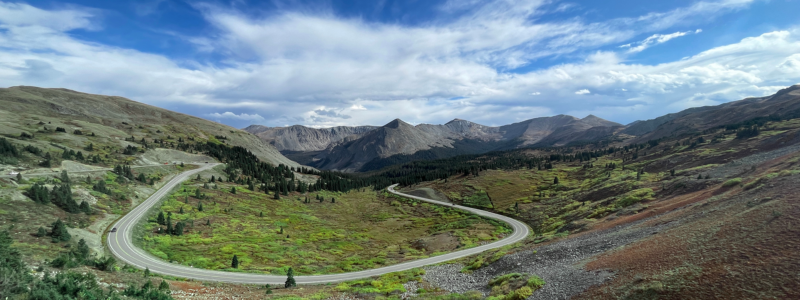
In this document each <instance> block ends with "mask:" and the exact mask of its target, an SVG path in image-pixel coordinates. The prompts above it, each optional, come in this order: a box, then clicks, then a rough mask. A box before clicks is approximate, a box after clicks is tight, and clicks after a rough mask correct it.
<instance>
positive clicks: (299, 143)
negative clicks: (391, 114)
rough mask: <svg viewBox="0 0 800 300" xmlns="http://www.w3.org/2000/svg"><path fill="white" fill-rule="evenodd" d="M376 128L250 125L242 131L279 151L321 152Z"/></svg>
mask: <svg viewBox="0 0 800 300" xmlns="http://www.w3.org/2000/svg"><path fill="white" fill-rule="evenodd" d="M375 128H378V127H377V126H353V127H349V126H337V127H331V128H309V127H305V126H302V125H294V126H289V127H266V126H262V125H250V126H247V128H244V131H247V132H249V133H252V134H255V135H256V136H258V137H259V138H261V139H262V140H264V141H265V142H267V143H269V144H270V145H272V146H274V147H275V148H277V149H278V150H280V151H321V150H325V148H327V147H328V146H329V145H331V144H335V143H337V142H339V141H341V140H343V139H344V138H346V137H348V136H351V135H363V134H364V133H366V132H369V131H372V130H373V129H375Z"/></svg>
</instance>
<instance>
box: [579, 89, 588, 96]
mask: <svg viewBox="0 0 800 300" xmlns="http://www.w3.org/2000/svg"><path fill="white" fill-rule="evenodd" d="M589 93H591V92H590V91H589V90H587V89H582V90H578V91H576V92H575V95H586V94H589Z"/></svg>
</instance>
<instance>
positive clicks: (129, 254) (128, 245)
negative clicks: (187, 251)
mask: <svg viewBox="0 0 800 300" xmlns="http://www.w3.org/2000/svg"><path fill="white" fill-rule="evenodd" d="M215 165H216V164H209V165H206V166H203V167H201V168H199V169H195V170H190V171H186V172H184V173H182V174H180V175H178V176H176V177H175V178H173V179H172V180H170V181H169V182H168V183H167V184H166V185H164V186H163V187H162V188H161V189H159V190H158V191H156V192H155V193H154V194H153V195H152V196H150V197H149V198H147V200H145V201H144V202H142V204H139V206H137V207H136V208H134V209H133V210H131V212H129V213H128V214H126V215H125V216H124V217H122V218H121V219H120V220H119V221H117V223H116V224H114V227H116V228H117V232H116V233H109V235H108V239H107V242H108V247H109V249H110V250H111V253H113V254H114V256H116V257H117V258H118V259H120V260H121V261H122V262H125V263H127V264H129V265H132V266H135V267H138V268H140V269H144V268H149V269H150V272H154V273H158V274H163V275H169V276H175V277H181V278H187V279H195V280H201V281H219V282H233V283H250V284H283V283H284V282H285V280H286V276H283V275H264V274H253V273H236V272H223V271H211V270H203V269H196V268H192V267H188V266H183V265H178V264H172V263H168V262H165V261H163V260H161V259H160V258H156V257H154V256H152V255H149V254H147V253H145V251H144V250H142V249H140V248H138V247H136V246H134V245H133V242H132V235H131V233H132V231H133V228H134V227H135V226H136V223H138V222H139V220H140V219H141V218H143V217H145V215H146V213H147V211H148V210H149V209H150V208H151V207H152V206H153V205H155V204H156V203H158V201H159V199H161V198H162V197H165V196H167V194H168V193H169V192H170V191H171V190H172V189H173V188H174V187H175V186H177V185H179V184H180V183H181V182H183V181H184V180H186V179H188V178H189V177H190V176H192V175H194V174H197V173H198V172H202V171H204V170H207V169H210V168H212V167H213V166H215ZM395 186H397V184H395V185H392V186H390V187H389V188H388V191H389V192H391V193H394V194H397V195H400V196H403V197H408V198H413V199H416V200H420V201H425V202H430V203H433V204H439V205H445V206H450V207H453V208H457V209H461V210H465V211H468V212H471V213H474V214H477V215H481V216H484V217H487V218H492V219H496V220H499V221H502V222H506V223H508V224H510V225H511V227H512V228H513V229H514V233H512V234H511V235H509V236H507V237H506V238H504V239H502V240H499V241H496V242H493V243H490V244H486V245H483V246H479V247H475V248H470V249H464V250H461V251H456V252H452V253H448V254H443V255H439V256H434V257H429V258H425V259H420V260H414V261H409V262H404V263H400V264H396V265H391V266H386V267H382V268H377V269H371V270H365V271H358V272H351V273H341V274H330V275H311V276H295V280H296V281H297V283H298V284H315V283H328V282H340V281H347V280H353V279H360V278H365V277H371V276H377V275H382V274H386V273H392V272H398V271H404V270H408V269H412V268H418V267H422V266H426V265H430V264H436V263H440V262H444V261H449V260H453V259H457V258H461V257H465V256H469V255H473V254H477V253H480V252H483V251H486V250H490V249H494V248H498V247H502V246H505V245H509V244H513V243H516V242H519V241H521V240H523V239H525V237H527V236H528V234H529V231H528V226H526V225H525V224H523V223H522V222H520V221H517V220H514V219H512V218H508V217H505V216H501V215H498V214H494V213H490V212H487V211H483V210H479V209H475V208H470V207H464V206H459V205H455V206H454V205H452V204H450V203H446V202H441V201H436V200H431V199H426V198H422V197H417V196H412V195H407V194H403V193H400V192H397V191H395V190H394V187H395Z"/></svg>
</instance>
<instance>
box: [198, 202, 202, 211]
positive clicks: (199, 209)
mask: <svg viewBox="0 0 800 300" xmlns="http://www.w3.org/2000/svg"><path fill="white" fill-rule="evenodd" d="M197 211H203V202H200V203H198V204H197Z"/></svg>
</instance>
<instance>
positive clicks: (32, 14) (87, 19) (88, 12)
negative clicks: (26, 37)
mask: <svg viewBox="0 0 800 300" xmlns="http://www.w3.org/2000/svg"><path fill="white" fill-rule="evenodd" d="M93 17H94V13H93V10H92V9H85V8H84V9H81V10H75V9H65V10H52V11H49V10H43V9H39V8H36V7H33V6H31V5H28V4H25V3H8V2H0V28H3V29H9V28H15V27H30V26H34V27H39V28H48V29H52V30H56V31H69V30H74V29H79V28H83V29H98V26H96V25H95V24H93V23H92V22H91V18H93Z"/></svg>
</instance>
